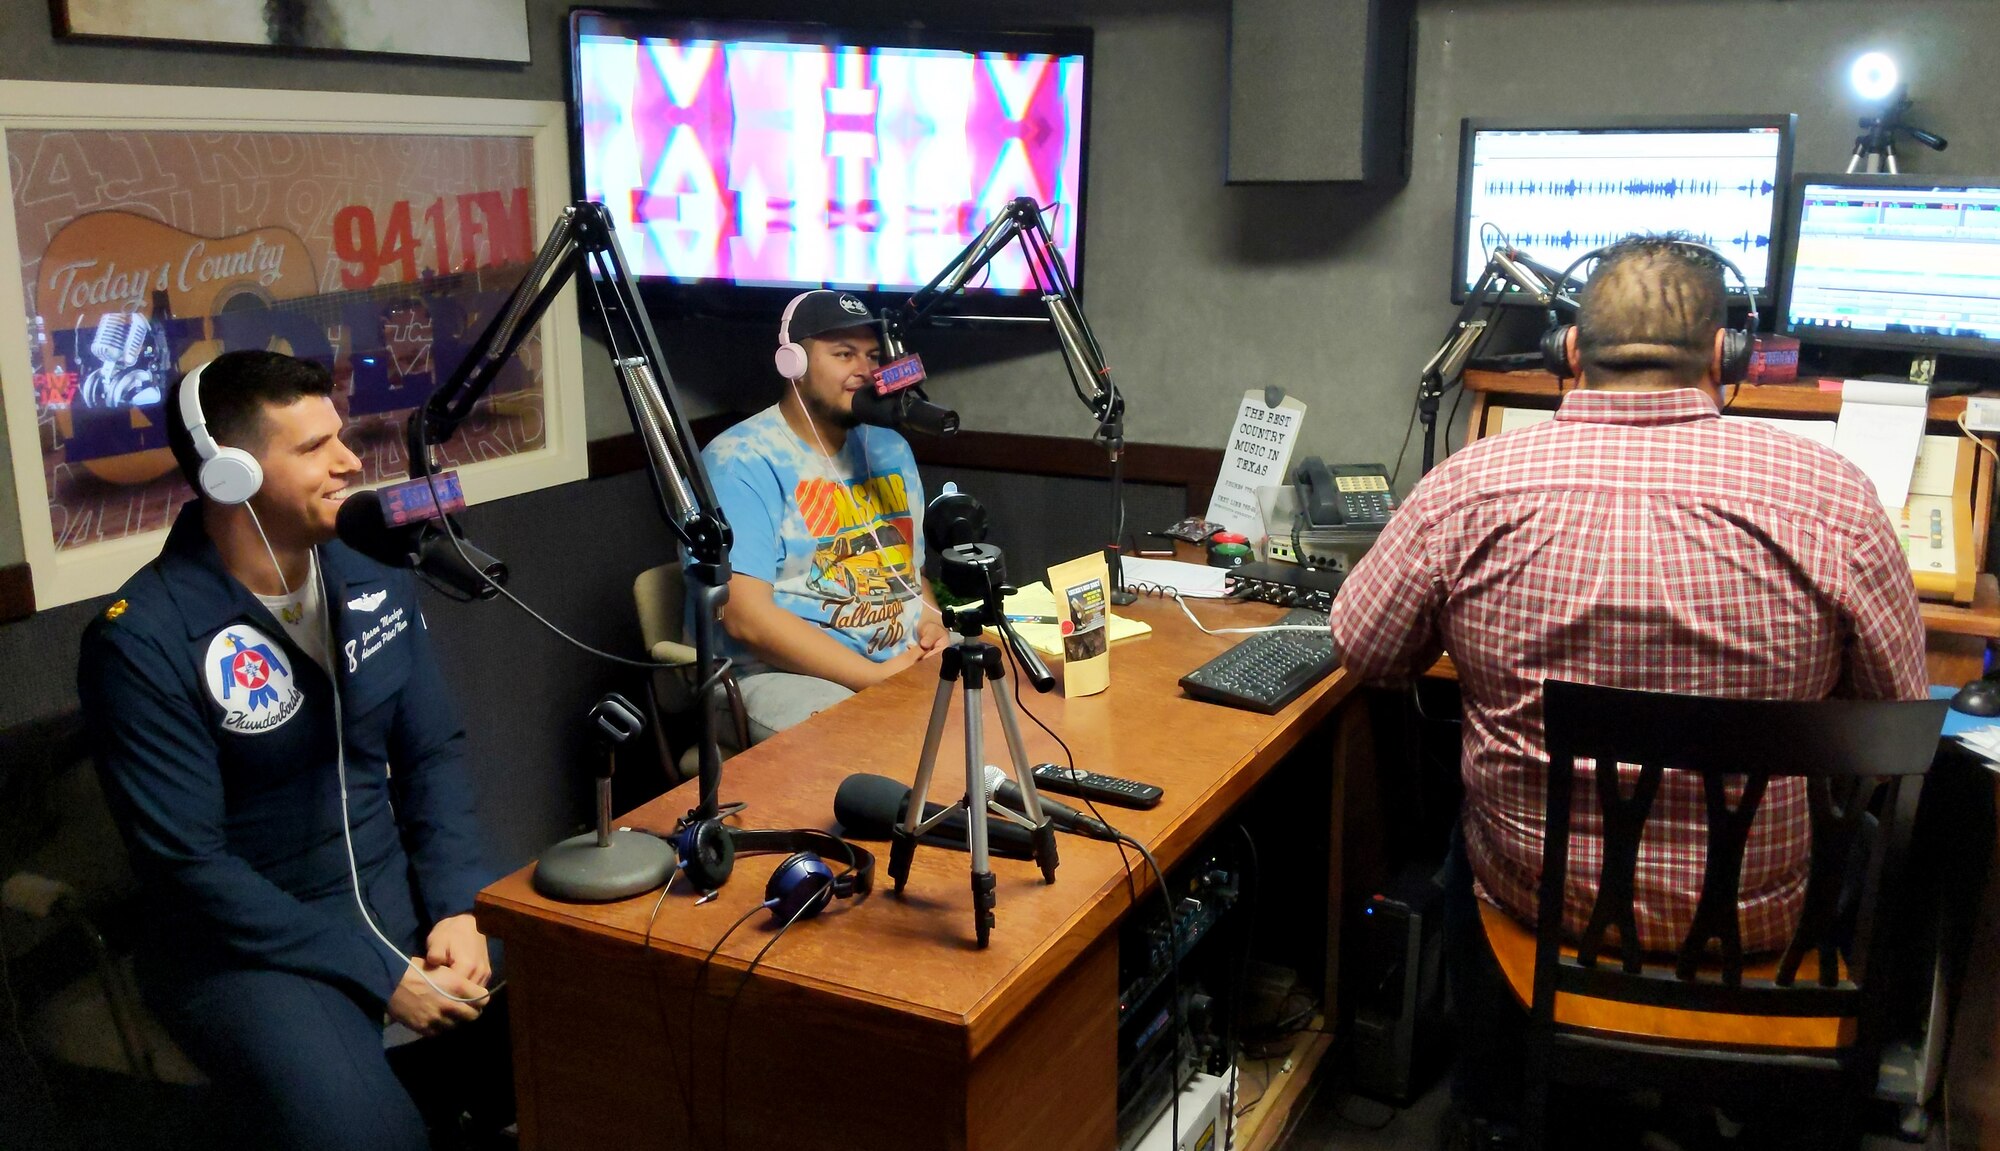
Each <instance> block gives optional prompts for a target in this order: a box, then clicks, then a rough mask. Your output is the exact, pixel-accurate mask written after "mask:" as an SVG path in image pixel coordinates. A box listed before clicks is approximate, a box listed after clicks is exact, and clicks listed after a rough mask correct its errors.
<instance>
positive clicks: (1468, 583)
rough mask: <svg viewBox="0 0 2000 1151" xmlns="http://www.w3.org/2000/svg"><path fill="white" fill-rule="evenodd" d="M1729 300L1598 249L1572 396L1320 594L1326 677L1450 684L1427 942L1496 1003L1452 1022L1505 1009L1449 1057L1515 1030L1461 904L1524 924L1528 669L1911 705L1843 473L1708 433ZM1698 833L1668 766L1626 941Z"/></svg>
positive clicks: (1675, 916)
mask: <svg viewBox="0 0 2000 1151" xmlns="http://www.w3.org/2000/svg"><path fill="white" fill-rule="evenodd" d="M1725 304H1726V296H1725V293H1724V288H1723V280H1722V268H1721V265H1720V264H1719V263H1718V262H1717V261H1716V259H1715V257H1714V254H1713V253H1712V252H1710V251H1708V250H1707V249H1704V248H1701V247H1699V246H1697V245H1690V244H1688V243H1686V242H1684V241H1680V240H1676V239H1672V238H1662V237H1633V238H1630V239H1628V240H1626V241H1624V242H1623V243H1620V244H1618V245H1616V246H1615V247H1613V248H1612V249H1610V250H1608V251H1607V253H1606V254H1605V256H1604V257H1603V259H1602V261H1601V262H1600V263H1599V264H1598V266H1597V270H1596V271H1595V272H1594V273H1593V274H1592V276H1591V279H1590V283H1589V286H1588V288H1587V289H1586V291H1585V294H1584V297H1583V300H1582V307H1581V308H1580V309H1579V314H1578V325H1577V329H1576V331H1575V332H1573V333H1572V336H1571V341H1572V342H1571V350H1570V363H1571V368H1572V371H1573V372H1575V373H1577V375H1578V381H1577V388H1576V390H1574V391H1572V392H1571V393H1570V394H1569V395H1567V396H1565V397H1564V398H1563V401H1562V406H1561V407H1560V409H1558V411H1557V413H1556V418H1555V419H1554V420H1552V421H1550V422H1548V423H1545V424H1540V425H1537V426H1535V427H1532V428H1526V429H1521V430H1518V431H1514V432H1510V433H1508V434H1505V435H1501V436H1495V437H1492V438H1489V439H1484V440H1481V441H1480V442H1478V443H1476V444H1473V445H1471V446H1470V447H1468V448H1466V449H1465V450H1464V451H1462V452H1460V453H1459V454H1457V455H1455V456H1453V457H1452V458H1451V459H1449V460H1448V461H1446V462H1445V463H1444V464H1443V465H1441V466H1440V467H1438V468H1437V469H1436V470H1435V471H1433V472H1432V473H1431V474H1430V475H1429V476H1427V477H1425V479H1424V481H1423V482H1422V483H1421V484H1420V485H1419V486H1418V487H1417V488H1416V490H1415V491H1414V492H1412V493H1411V495H1410V498H1409V499H1408V501H1407V502H1405V504H1404V505H1403V507H1402V509H1401V510H1400V511H1399V512H1398V513H1397V514H1396V517H1395V518H1394V520H1393V521H1391V522H1390V524H1389V525H1388V527H1387V528H1386V529H1384V531H1383V532H1382V536H1381V539H1380V540H1379V541H1378V542H1377V543H1376V545H1375V546H1374V548H1373V549H1372V550H1370V552H1369V553H1368V555H1367V557H1366V558H1365V559H1363V560H1362V562H1361V563H1359V564H1358V565H1356V567H1355V570H1354V572H1353V574H1352V575H1351V576H1350V577H1349V578H1348V580H1347V582H1346V584H1345V585H1344V586H1343V587H1342V588H1341V592H1340V596H1339V598H1338V600H1337V601H1336V602H1335V604H1334V609H1333V619H1332V630H1333V639H1334V646H1335V647H1336V648H1337V649H1338V651H1339V652H1340V654H1341V657H1342V660H1343V666H1344V667H1345V668H1346V669H1347V670H1348V671H1349V672H1350V673H1352V674H1355V675H1359V676H1361V677H1363V678H1365V679H1390V678H1397V677H1403V676H1408V675H1410V674H1413V673H1416V672H1420V671H1422V670H1423V669H1424V668H1425V667H1427V666H1429V664H1430V663H1431V662H1432V661H1433V660H1435V659H1436V657H1437V655H1438V653H1439V651H1440V650H1443V651H1448V652H1449V653H1450V654H1451V657H1452V662H1453V663H1454V664H1455V665H1456V667H1457V669H1458V675H1459V685H1460V687H1461V689H1462V691H1463V693H1464V701H1465V736H1464V746H1463V751H1462V772H1463V776H1464V782H1465V807H1464V811H1463V813H1462V815H1461V817H1460V821H1459V838H1460V844H1462V856H1461V855H1460V854H1459V852H1457V851H1455V852H1454V856H1455V860H1454V862H1455V863H1456V864H1458V868H1457V870H1458V871H1459V872H1460V875H1459V877H1458V878H1459V879H1460V881H1461V886H1462V887H1463V888H1464V893H1463V895H1462V896H1461V898H1460V900H1459V901H1458V906H1457V912H1458V914H1456V915H1453V914H1450V913H1448V914H1447V917H1446V923H1447V934H1448V936H1450V935H1453V934H1457V935H1459V936H1461V937H1462V938H1459V939H1456V940H1454V941H1452V942H1451V943H1450V944H1448V946H1450V947H1451V948H1452V951H1453V954H1454V956H1455V957H1456V958H1458V959H1460V960H1461V961H1462V962H1465V963H1469V964H1471V965H1473V966H1474V967H1476V968H1478V969H1479V971H1478V973H1474V972H1471V971H1468V970H1467V969H1466V968H1465V967H1464V966H1461V967H1460V969H1459V972H1458V975H1459V978H1456V979H1455V981H1454V987H1455V991H1457V990H1460V989H1463V990H1468V991H1473V992H1475V994H1476V996H1477V997H1478V998H1483V999H1487V1000H1489V1001H1490V1000H1491V999H1492V998H1493V997H1494V996H1495V995H1498V996H1501V997H1503V998H1505V1001H1504V1002H1502V1003H1499V1004H1497V1005H1496V1004H1493V1003H1491V1002H1488V1003H1486V1004H1483V1005H1482V1004H1477V1003H1468V1002H1466V1000H1467V999H1468V998H1472V997H1473V996H1466V995H1460V996H1458V999H1459V1006H1460V1009H1461V1011H1472V1012H1481V1011H1482V1008H1483V1009H1487V1010H1491V1009H1495V1008H1497V1009H1498V1010H1499V1011H1500V1012H1501V1015H1502V1017H1503V1019H1504V1023H1503V1024H1502V1025H1500V1026H1499V1028H1498V1029H1499V1030H1500V1031H1501V1032H1502V1034H1501V1035H1499V1036H1483V1035H1481V1034H1480V1033H1481V1032H1482V1031H1489V1030H1493V1028H1487V1027H1482V1026H1480V1025H1479V1024H1478V1023H1477V1022H1476V1021H1474V1022H1473V1026H1472V1027H1471V1028H1470V1030H1471V1031H1472V1034H1471V1035H1470V1036H1468V1037H1467V1038H1468V1040H1470V1043H1468V1045H1467V1046H1468V1047H1470V1046H1471V1045H1472V1044H1473V1043H1477V1044H1479V1045H1481V1046H1483V1045H1485V1041H1487V1040H1490V1041H1492V1042H1497V1043H1505V1042H1506V1041H1507V1039H1508V1038H1510V1037H1509V1036H1507V1035H1506V1034H1505V1032H1507V1031H1512V1030H1515V1029H1516V1028H1517V1027H1518V1021H1519V1019H1520V1018H1523V1017H1524V1016H1522V1013H1520V1012H1519V1010H1518V1008H1517V1006H1516V1005H1515V1004H1514V1002H1513V1001H1512V1000H1511V997H1509V996H1508V992H1507V990H1506V984H1505V982H1504V981H1503V980H1499V977H1498V970H1497V964H1496V963H1495V962H1494V961H1493V959H1492V955H1491V952H1490V950H1489V949H1488V948H1487V947H1486V945H1485V942H1484V934H1483V932H1482V930H1481V928H1480V926H1479V922H1478V917H1477V910H1476V907H1475V906H1474V905H1473V903H1472V899H1471V895H1470V893H1471V891H1472V890H1473V889H1474V887H1475V886H1476V889H1477V892H1478V895H1479V897H1481V898H1484V899H1486V900H1487V901H1489V902H1491V903H1493V904H1495V905H1497V906H1499V907H1500V908H1502V909H1503V910H1505V911H1507V912H1508V913H1510V914H1511V915H1513V916H1514V917H1515V918H1517V919H1519V920H1520V921H1521V922H1523V923H1525V924H1528V925H1530V926H1532V925H1533V924H1534V922H1535V901H1536V884H1537V882H1538V879H1539V876H1540V874H1541V857H1542V806H1543V804H1542V788H1543V768H1544V765H1545V764H1546V763H1547V761H1548V754H1547V750H1546V747H1545V745H1544V739H1543V730H1542V712H1541V685H1542V681H1543V680H1545V679H1562V680H1573V681H1578V682H1582V683H1590V684H1598V685H1602V686H1607V687H1623V688H1636V689H1640V690H1645V691H1661V692H1677V693H1682V694H1687V695H1711V696H1728V697H1736V698H1745V699H1822V698H1826V697H1829V696H1839V697H1849V698H1868V699H1921V698H1923V696H1924V692H1925V674H1924V633H1923V625H1922V623H1921V622H1920V620H1919V619H1918V615H1917V601H1916V592H1915V589H1914V587H1913V585H1912V583H1911V580H1910V573H1909V567H1908V565H1907V563H1906V561H1905V560H1904V558H1903V553H1902V549H1901V547H1900V545H1899V542H1898V539H1897V534H1896V529H1895V527H1894V526H1893V525H1892V524H1891V523H1890V521H1889V517H1888V515H1887V514H1886V513H1885V512H1884V511H1883V509H1882V505H1881V502H1880V501H1879V500H1878V499H1877V497H1876V495H1875V490H1874V488H1873V487H1872V486H1871V485H1870V484H1869V482H1868V480H1867V478H1866V477H1864V476H1863V475H1862V473H1861V472H1860V471H1859V470H1858V469H1857V468H1855V467H1854V465H1853V464H1851V463H1849V462H1848V461H1847V460H1846V459H1845V458H1843V457H1841V456H1839V455H1837V454H1835V453H1834V452H1833V451H1832V450H1831V449H1829V448H1826V447H1823V446H1821V445H1819V444H1817V443H1815V442H1813V441H1811V440H1808V439H1806V438H1804V437H1803V436H1798V435H1794V434H1792V433H1789V432H1785V431H1781V430H1778V429H1776V428H1773V427H1771V426H1769V425H1766V424H1762V423H1757V422H1753V421H1748V420H1734V419H1732V420H1724V419H1721V418H1719V412H1718V408H1717V401H1718V396H1717V394H1716V392H1717V384H1718V381H1719V377H1720V364H1721V348H1722V328H1723V326H1724V322H1725V315H1726V313H1725ZM1677 774H1678V773H1676V775H1677ZM1799 784H1800V781H1783V782H1782V783H1777V782H1774V783H1773V784H1772V786H1771V789H1770V791H1769V792H1768V794H1767V796H1766V798H1765V801H1764V803H1763V805H1762V809H1761V810H1760V811H1759V813H1758V816H1757V821H1756V823H1755V825H1754V828H1753V831H1752V834H1751V840H1750V845H1749V849H1748V852H1747V854H1746V857H1745V860H1744V867H1743V877H1742V887H1741V906H1742V923H1743V945H1744V947H1745V949H1746V950H1750V951H1756V950H1774V949H1778V948H1781V947H1782V946H1783V945H1784V943H1785V942H1786V940H1787V939H1788V937H1789V933H1790V931H1791V929H1792V926H1793V924H1794V922H1795V921H1796V918H1797V915H1798V911H1799V903H1800V900H1801V897H1802V896H1803V894H1804V889H1805V876H1806V863H1807V860H1806V853H1807V841H1808V824H1807V813H1806V804H1805V793H1804V789H1803V787H1802V786H1800V785H1799ZM1578 795H1579V799H1578V803H1577V809H1576V819H1575V823H1574V824H1573V827H1574V834H1575V839H1574V840H1573V842H1572V847H1571V850H1572V852H1573V856H1572V858H1573V861H1574V863H1573V866H1572V867H1571V870H1570V877H1571V878H1570V889H1569V891H1568V893H1567V895H1568V898H1567V904H1568V906H1567V909H1566V911H1567V919H1568V922H1569V925H1570V929H1571V930H1572V931H1576V930H1580V929H1581V927H1582V925H1583V923H1584V921H1585V919H1586V918H1587V916H1588V912H1589V908H1590V904H1591V901H1592V899H1593V898H1594V896H1595V893H1596V882H1597V870H1598V864H1599V861H1600V859H1601V855H1600V850H1601V840H1600V836H1599V829H1600V827H1601V823H1600V820H1599V815H1598V812H1597V809H1596V801H1595V797H1594V795H1593V794H1592V793H1591V792H1590V790H1589V789H1588V788H1583V789H1580V790H1579V792H1578ZM1705 828H1706V820H1705V818H1704V815H1703V808H1702V798H1701V791H1700V785H1699V783H1698V781H1696V780H1695V779H1694V778H1693V777H1678V778H1676V777H1675V776H1670V777H1669V779H1668V781H1667V782H1666V783H1665V784H1664V785H1663V786H1662V788H1661V792H1660V797H1659V799H1658V801H1657V802H1656V803H1655V805H1654V808H1653V813H1652V817H1651V819H1650V821H1649V823H1648V826H1647V833H1646V838H1645V840H1644V843H1643V845H1642V847H1641V850H1640V857H1639V868H1638V880H1637V903H1638V908H1637V914H1638V925H1639V935H1640V942H1641V944H1642V945H1643V946H1644V947H1646V948H1647V949H1649V950H1673V949H1676V948H1678V947H1679V945H1680V942H1681V939H1682V937H1683V936H1684V935H1685V934H1686V931H1687V928H1688V925H1689V923H1690V921H1691V920H1692V918H1693V914H1694V907H1695V903H1696V901H1697V898H1698V895H1699V892H1700V889H1701V870H1702V860H1703V855H1704V851H1703V847H1702V843H1703V837H1704V835H1705ZM1467 863H1469V865H1470V874H1469V875H1466V874H1464V873H1465V870H1466V869H1465V867H1464V865H1465V864H1467ZM1454 923H1456V925H1457V926H1458V927H1459V928H1460V930H1459V931H1458V932H1453V931H1451V930H1450V929H1451V927H1452V926H1453V925H1454ZM1479 974H1484V975H1487V976H1490V977H1491V978H1490V979H1481V978H1478V975H1479ZM1468 981H1471V982H1473V983H1474V986H1472V987H1467V986H1466V983H1467V982H1468ZM1461 1022H1462V1023H1464V1022H1466V1021H1465V1020H1462V1021H1461ZM1516 1050H1518V1048H1516ZM1478 1063H1479V1060H1477V1058H1476V1055H1475V1054H1474V1053H1472V1052H1471V1051H1470V1050H1468V1061H1467V1062H1464V1063H1462V1065H1461V1074H1460V1076H1459V1079H1458V1081H1457V1082H1455V1083H1454V1096H1455V1097H1458V1099H1459V1102H1460V1103H1461V1104H1462V1105H1464V1106H1467V1107H1470V1108H1472V1109H1474V1110H1479V1111H1488V1112H1490V1111H1505V1110H1508V1109H1510V1106H1509V1105H1511V1103H1512V1101H1513V1100H1515V1099H1518V1097H1519V1091H1518V1088H1517V1087H1514V1086H1513V1085H1511V1084H1505V1083H1502V1084H1498V1085H1495V1086H1494V1088H1493V1089H1492V1090H1490V1091H1489V1090H1487V1089H1482V1085H1481V1084H1479V1083H1478V1082H1476V1081H1477V1080H1479V1079H1482V1078H1485V1076H1483V1075H1480V1074H1479V1070H1480V1069H1479V1068H1478V1066H1477V1064H1478ZM1504 1066H1505V1063H1504V1061H1496V1066H1495V1067H1494V1068H1491V1069H1490V1070H1495V1071H1497V1070H1500V1069H1501V1068H1502V1067H1504ZM1468 1074H1470V1076H1471V1078H1472V1079H1473V1080H1474V1081H1473V1082H1468ZM1516 1074H1518V1070H1517V1069H1516ZM1502 1078H1503V1079H1504V1078H1505V1076H1502ZM1468 1096H1469V1097H1468Z"/></svg>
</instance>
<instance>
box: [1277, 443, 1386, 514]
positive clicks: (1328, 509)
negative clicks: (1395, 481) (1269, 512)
mask: <svg viewBox="0 0 2000 1151" xmlns="http://www.w3.org/2000/svg"><path fill="white" fill-rule="evenodd" d="M1294 482H1295V484H1296V485H1297V488H1298V507H1299V510H1300V511H1301V512H1303V513H1304V514H1305V517H1306V523H1307V525H1309V526H1311V527H1315V528H1329V527H1364V528H1379V527H1381V526H1383V525H1384V524H1386V523H1388V522H1389V516H1390V515H1391V514H1393V513H1394V512H1395V510H1396V497H1395V494H1394V493H1393V492H1391V491H1390V490H1389V469H1387V468H1385V467H1383V466H1382V465H1381V464H1335V465H1333V466H1332V467H1328V466H1327V465H1326V463H1325V462H1324V461H1323V460H1321V459H1320V458H1319V457H1318V456H1307V457H1306V459H1305V462H1303V463H1301V464H1300V465H1299V468H1298V471H1297V472H1296V473H1295V475H1294Z"/></svg>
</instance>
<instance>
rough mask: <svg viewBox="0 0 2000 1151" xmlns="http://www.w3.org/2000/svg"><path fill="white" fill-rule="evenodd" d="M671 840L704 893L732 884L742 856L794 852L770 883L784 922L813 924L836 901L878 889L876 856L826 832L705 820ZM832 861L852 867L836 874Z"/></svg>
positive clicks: (767, 889) (768, 891)
mask: <svg viewBox="0 0 2000 1151" xmlns="http://www.w3.org/2000/svg"><path fill="white" fill-rule="evenodd" d="M666 839H667V842H669V843H671V844H673V845H674V852H675V854H676V855H677V856H678V857H679V859H680V866H681V870H682V871H683V872H685V873H686V875H687V877H688V880H689V881H690V882H692V883H693V884H694V885H695V886H696V887H698V888H700V889H702V890H703V891H713V890H715V889H716V888H718V887H721V886H722V885H723V884H724V883H727V882H728V881H729V876H730V873H731V872H732V871H734V870H735V867H736V857H737V856H739V855H776V854H777V853H778V852H781V851H782V852H787V853H789V854H787V855H786V856H785V859H784V861H783V862H781V863H779V864H778V869H777V870H776V871H773V872H772V873H771V878H770V879H768V880H766V881H765V883H764V906H765V907H766V908H768V909H769V910H770V912H771V916H772V918H774V919H776V920H777V921H778V922H780V923H790V922H792V921H793V920H794V919H811V918H812V917H813V916H815V915H818V914H819V913H820V912H821V911H823V910H825V909H826V906H827V904H829V903H832V902H833V901H834V900H836V899H853V898H856V897H858V896H864V895H867V894H868V892H869V891H870V890H871V889H873V887H874V886H875V856H874V854H873V853H872V852H870V851H868V850H867V849H866V848H862V847H856V846H855V845H854V844H852V843H849V842H848V841H847V840H844V839H842V838H840V837H839V836H837V835H831V834H828V833H827V832H824V831H814V830H811V829H809V828H800V829H798V830H793V831H746V830H744V829H742V828H736V827H730V826H728V825H727V824H725V823H723V822H722V821H720V820H715V819H702V820H696V821H694V822H692V823H687V824H683V825H682V826H681V828H680V829H679V830H678V831H675V832H674V833H673V834H672V835H670V836H667V837H666ZM829 856H830V857H833V858H835V859H845V860H846V862H847V866H846V867H845V868H844V869H842V870H841V871H838V872H836V871H834V869H833V868H831V867H829V866H828V865H827V862H826V857H829Z"/></svg>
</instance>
